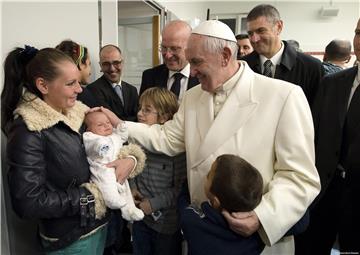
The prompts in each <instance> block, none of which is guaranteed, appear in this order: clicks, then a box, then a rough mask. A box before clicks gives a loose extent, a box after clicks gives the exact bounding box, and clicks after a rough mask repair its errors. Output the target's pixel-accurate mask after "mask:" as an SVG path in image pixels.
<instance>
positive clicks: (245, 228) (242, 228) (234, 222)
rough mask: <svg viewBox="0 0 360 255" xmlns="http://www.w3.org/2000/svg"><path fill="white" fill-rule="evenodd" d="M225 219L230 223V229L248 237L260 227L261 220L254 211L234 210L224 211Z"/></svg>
mask: <svg viewBox="0 0 360 255" xmlns="http://www.w3.org/2000/svg"><path fill="white" fill-rule="evenodd" d="M222 214H223V215H224V217H225V219H226V220H227V222H228V223H229V226H230V229H231V230H232V231H234V232H235V233H238V234H240V235H242V236H245V237H248V236H250V235H252V234H253V233H255V232H256V231H257V230H258V229H259V228H260V221H259V218H258V217H257V215H256V213H255V212H254V211H251V212H233V213H231V214H230V213H229V212H228V211H226V210H223V211H222Z"/></svg>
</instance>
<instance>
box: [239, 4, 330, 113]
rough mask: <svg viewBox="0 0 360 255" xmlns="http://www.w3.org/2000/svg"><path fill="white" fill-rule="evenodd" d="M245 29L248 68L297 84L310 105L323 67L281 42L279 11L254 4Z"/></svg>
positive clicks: (314, 59) (281, 28) (245, 58)
mask: <svg viewBox="0 0 360 255" xmlns="http://www.w3.org/2000/svg"><path fill="white" fill-rule="evenodd" d="M247 28H248V34H249V38H250V42H251V44H252V46H253V47H254V51H253V52H252V53H251V54H249V55H247V56H245V57H244V58H243V59H244V60H245V61H246V62H247V63H248V65H249V66H250V68H251V69H252V70H253V71H255V72H257V73H261V74H264V75H266V76H269V77H272V78H276V79H280V80H284V81H288V82H291V83H294V84H296V85H299V86H300V87H301V88H302V89H303V91H304V93H305V96H306V98H307V100H308V102H309V104H310V106H312V104H313V101H314V98H315V95H316V93H317V90H318V86H319V83H320V80H321V78H322V76H323V73H324V70H323V67H322V64H321V62H320V61H319V60H318V59H316V58H314V57H312V56H310V55H306V54H304V53H301V52H299V51H296V49H294V48H293V47H292V46H290V45H289V43H288V42H287V41H282V40H281V38H280V34H281V32H282V30H283V21H282V20H281V18H280V14H279V12H278V10H277V9H276V8H275V7H274V6H272V5H268V4H260V5H257V6H256V7H254V8H253V9H252V10H251V11H250V12H249V14H248V16H247Z"/></svg>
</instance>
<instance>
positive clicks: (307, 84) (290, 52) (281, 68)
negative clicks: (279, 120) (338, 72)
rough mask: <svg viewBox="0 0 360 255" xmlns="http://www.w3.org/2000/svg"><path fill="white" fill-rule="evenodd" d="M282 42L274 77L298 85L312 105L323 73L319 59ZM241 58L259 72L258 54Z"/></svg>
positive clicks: (253, 53) (254, 52)
mask: <svg viewBox="0 0 360 255" xmlns="http://www.w3.org/2000/svg"><path fill="white" fill-rule="evenodd" d="M283 43H284V47H285V48H284V52H283V55H282V56H281V62H280V65H278V66H276V71H275V75H274V78H276V79H279V80H284V81H288V82H291V83H294V84H296V85H299V86H300V87H301V88H302V89H303V91H304V93H305V96H306V98H307V100H308V102H309V104H310V106H312V105H313V102H314V98H315V96H316V93H317V91H318V87H319V83H320V81H321V78H322V76H323V74H324V68H323V66H322V64H321V61H320V60H318V59H316V58H314V57H312V56H310V55H306V54H304V53H301V52H297V51H296V50H295V49H294V48H293V47H291V46H289V44H288V43H287V42H286V41H283ZM243 60H245V61H246V62H247V63H248V65H249V66H250V68H251V69H252V70H253V71H254V72H256V73H261V65H260V56H259V54H258V53H257V52H256V51H253V52H252V53H250V54H249V55H247V56H245V57H244V58H243Z"/></svg>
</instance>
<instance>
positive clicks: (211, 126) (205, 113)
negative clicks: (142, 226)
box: [192, 66, 258, 167]
mask: <svg viewBox="0 0 360 255" xmlns="http://www.w3.org/2000/svg"><path fill="white" fill-rule="evenodd" d="M245 69H249V67H247V66H246V67H245ZM246 76H247V77H246ZM242 77H243V78H242ZM252 80H253V79H252V77H251V76H249V72H248V71H246V70H244V71H243V74H242V76H240V79H239V81H238V82H237V84H236V85H235V87H234V89H233V91H232V92H231V93H230V95H229V97H228V99H227V100H226V102H225V104H224V105H223V107H222V109H221V110H220V112H219V113H218V115H217V117H216V118H215V120H214V121H212V122H211V120H210V119H211V118H210V116H213V114H214V110H213V102H212V100H213V99H212V95H210V94H209V96H207V97H210V98H211V100H210V99H209V98H206V99H203V98H202V99H201V100H200V101H202V102H203V103H202V104H201V105H200V107H198V110H197V116H198V117H197V118H198V123H197V124H198V127H199V131H200V133H201V136H203V137H202V138H203V139H202V142H201V145H200V147H199V150H198V155H197V157H196V158H195V160H194V163H193V165H192V167H194V166H196V165H198V164H200V163H201V162H202V161H204V160H205V159H206V158H207V157H208V156H209V155H210V154H212V153H213V152H215V151H216V150H217V149H218V148H219V147H221V146H222V145H223V144H224V143H225V142H226V141H227V140H228V139H229V138H230V137H232V136H233V135H234V134H235V133H236V132H238V130H239V129H240V128H241V127H242V126H243V125H244V123H246V121H247V120H248V119H249V118H250V116H251V115H252V113H253V112H254V110H255V109H256V107H257V104H258V103H257V102H255V101H254V100H253V99H252V95H251V94H252V91H251V88H252ZM207 94H208V93H207ZM210 111H211V112H210ZM209 114H211V115H209ZM212 118H213V117H212ZM202 121H203V122H202ZM204 135H205V136H204Z"/></svg>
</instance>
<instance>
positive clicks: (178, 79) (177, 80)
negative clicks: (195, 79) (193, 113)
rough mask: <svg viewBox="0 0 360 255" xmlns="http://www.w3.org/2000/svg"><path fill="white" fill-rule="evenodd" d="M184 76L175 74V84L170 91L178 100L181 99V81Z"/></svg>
mask: <svg viewBox="0 0 360 255" xmlns="http://www.w3.org/2000/svg"><path fill="white" fill-rule="evenodd" d="M183 76H184V75H183V74H182V73H175V74H174V75H173V77H174V78H175V80H174V82H173V84H172V85H171V89H170V91H171V92H173V93H174V94H175V95H176V97H177V98H179V94H180V87H181V83H180V82H181V79H182V77H183Z"/></svg>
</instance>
